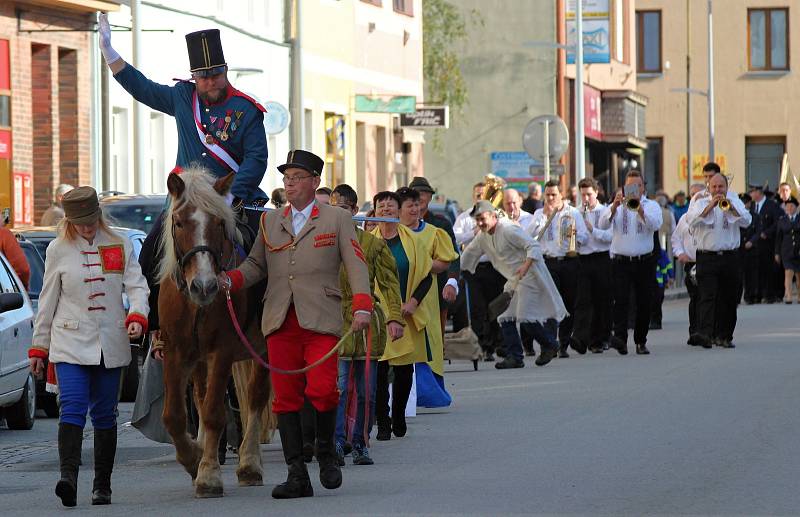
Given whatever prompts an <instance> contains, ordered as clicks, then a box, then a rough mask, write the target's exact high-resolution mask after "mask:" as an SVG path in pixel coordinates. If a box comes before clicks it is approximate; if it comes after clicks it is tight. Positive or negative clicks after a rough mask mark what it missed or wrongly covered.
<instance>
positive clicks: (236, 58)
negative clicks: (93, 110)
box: [104, 0, 290, 193]
mask: <svg viewBox="0 0 800 517" xmlns="http://www.w3.org/2000/svg"><path fill="white" fill-rule="evenodd" d="M223 3H224V7H225V9H222V7H223ZM155 4H156V2H147V3H144V2H143V4H142V8H141V9H142V16H141V17H142V20H143V21H142V29H143V32H142V33H141V49H142V57H141V58H140V64H139V69H140V70H141V71H142V73H144V74H145V76H147V77H148V78H150V79H152V80H154V81H156V82H158V83H162V84H170V85H171V84H174V80H173V79H175V78H180V79H188V78H189V76H190V74H189V58H188V55H187V53H186V40H185V39H184V36H185V34H187V33H189V32H193V31H197V30H202V29H210V28H218V29H219V30H220V33H221V39H222V46H223V50H224V52H225V59H226V61H227V62H228V66H229V68H231V69H235V68H251V69H260V70H261V72H257V73H247V74H245V73H237V72H234V71H231V72H229V74H228V78H229V79H230V81H231V83H232V84H233V85H234V86H235V87H236V88H237V89H239V90H241V91H243V92H245V93H247V94H249V95H252V96H253V97H255V98H256V99H258V100H259V101H260V102H262V103H264V102H267V101H276V102H279V103H281V104H283V105H284V106H286V107H288V106H289V80H290V74H289V49H288V47H286V46H282V45H279V44H274V43H271V42H269V41H263V40H262V39H257V38H254V37H252V36H251V35H257V36H258V37H260V38H264V39H267V40H272V41H274V42H281V41H283V1H282V0H269V1H268V2H265V1H263V0H237V1H235V2H232V1H225V2H222V1H221V0H167V1H163V2H158V5H159V6H164V7H166V8H161V7H158V6H155ZM174 10H178V11H184V12H183V13H179V12H175V11H174ZM191 13H197V14H200V15H201V16H202V17H198V16H194V15H192V14H191ZM207 17H214V18H216V19H217V20H219V21H220V22H222V23H225V24H229V25H230V26H225V25H222V24H219V23H216V22H215V21H214V20H211V19H208V18H207ZM109 21H110V22H111V24H112V25H119V26H123V27H130V26H131V17H130V10H129V9H128V8H127V7H125V6H123V7H122V9H121V10H120V12H118V13H112V14H111V15H110V16H109ZM231 26H232V27H231ZM233 27H235V28H233ZM148 29H149V30H151V32H148ZM153 29H172V32H160V31H159V32H156V31H152V30H153ZM112 43H113V45H114V48H115V49H116V50H117V51H118V52H119V53H120V55H121V56H122V58H123V59H125V60H126V61H128V62H130V61H132V59H133V56H132V50H131V33H130V32H113V33H112ZM109 104H110V106H109V109H110V110H111V111H112V112H113V111H114V109H115V108H116V109H117V110H119V109H125V110H127V114H128V116H127V121H128V126H129V127H128V131H127V149H124V150H123V151H122V152H123V156H124V157H125V159H126V161H127V167H122V168H120V170H119V173H120V174H124V175H126V177H124V178H123V177H120V178H117V179H116V180H115V179H113V178H112V180H111V184H112V186H113V185H117V186H119V187H122V186H126V187H127V188H126V189H122V188H119V190H126V191H127V192H133V189H134V188H135V184H134V182H133V180H132V178H133V174H132V171H133V99H132V98H131V96H130V95H129V94H128V93H127V92H126V91H125V90H124V89H123V88H122V87H121V86H120V85H119V84H118V83H117V82H116V81H115V80H113V79H112V80H110V81H109ZM151 113H152V110H150V108H148V107H144V117H143V118H144V122H145V124H144V137H143V141H144V142H145V145H147V144H148V143H149V142H150V141H151V135H150V131H151V128H153V127H156V128H157V129H158V125H157V124H151V123H150V120H151ZM153 136H155V135H153ZM267 136H268V141H269V142H270V144H271V143H272V142H274V146H273V145H270V148H269V166H268V168H267V172H266V174H265V175H264V180H263V181H262V183H261V188H262V189H263V190H264V191H265V192H267V193H270V192H271V191H272V189H273V188H276V187H278V186H281V184H280V175H279V173H278V172H277V169H275V165H276V163H278V164H280V163H283V161H282V159H283V157H285V156H286V154H287V153H288V151H289V132H288V129H287V130H285V131H284V132H283V133H281V134H278V135H274V137H273V138H269V136H270V135H267ZM177 138H178V135H177V130H176V127H175V123H174V121H173V120H170V117H169V116H165V118H164V123H163V138H159V139H156V138H153V139H152V140H153V141H161V142H162V143H161V145H162V146H163V150H160V149H156V150H150V149H145V152H144V156H145V167H147V168H149V167H150V163H151V162H150V160H151V158H153V157H158V156H162V157H163V163H164V167H163V171H162V172H161V174H160V175H156V176H155V177H154V178H153V181H152V189H151V190H152V192H165V191H166V175H167V174H168V173H169V171H170V170H172V167H173V166H174V164H175V156H176V155H177V148H178V141H177ZM112 152H113V150H112ZM276 160H278V161H277V162H276ZM112 174H113V170H112ZM128 178H130V180H129V179H128ZM104 187H105V186H104ZM106 188H107V187H106ZM143 193H144V192H143Z"/></svg>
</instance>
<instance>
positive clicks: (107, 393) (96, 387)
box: [56, 361, 122, 429]
mask: <svg viewBox="0 0 800 517" xmlns="http://www.w3.org/2000/svg"><path fill="white" fill-rule="evenodd" d="M56 376H57V377H58V391H59V395H58V398H59V401H60V403H61V418H60V419H59V422H61V423H64V424H72V425H76V426H78V427H80V428H81V429H83V427H84V426H85V425H86V412H87V411H88V412H89V415H90V416H91V417H92V426H93V427H94V428H95V429H111V428H112V427H114V426H116V425H117V395H118V393H119V383H120V378H121V376H122V368H106V367H105V366H103V363H102V361H101V363H100V364H99V365H84V364H70V363H56Z"/></svg>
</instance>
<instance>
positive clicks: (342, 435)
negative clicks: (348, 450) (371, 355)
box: [336, 359, 378, 447]
mask: <svg viewBox="0 0 800 517" xmlns="http://www.w3.org/2000/svg"><path fill="white" fill-rule="evenodd" d="M365 365H366V361H364V360H347V361H345V360H342V359H340V360H339V392H340V393H341V395H340V396H339V410H338V411H337V413H336V443H338V444H340V445H341V444H343V443H344V442H345V440H346V434H347V433H346V428H345V422H346V419H347V415H346V411H347V400H348V398H349V397H348V391H347V389H348V385H349V382H350V370H351V369H352V370H353V378H354V379H353V380H354V381H355V385H356V392H357V393H358V408H356V423H355V426H353V446H354V447H355V446H362V447H363V446H364V435H365V434H367V435H369V433H370V432H371V431H372V426H373V424H374V423H375V388H376V383H377V378H378V361H375V360H372V361H370V365H369V366H370V370H369V377H370V379H369V393H370V395H369V423H368V424H367V425H366V426H365V425H364V424H365V423H364V404H365V402H366V401H365V398H366V397H365V390H364V387H365V386H364V375H365V368H364V366H365Z"/></svg>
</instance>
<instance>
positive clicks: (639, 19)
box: [636, 11, 661, 73]
mask: <svg viewBox="0 0 800 517" xmlns="http://www.w3.org/2000/svg"><path fill="white" fill-rule="evenodd" d="M636 66H637V71H638V72H639V73H661V11H636Z"/></svg>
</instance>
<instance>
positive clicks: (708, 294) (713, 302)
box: [697, 250, 740, 341]
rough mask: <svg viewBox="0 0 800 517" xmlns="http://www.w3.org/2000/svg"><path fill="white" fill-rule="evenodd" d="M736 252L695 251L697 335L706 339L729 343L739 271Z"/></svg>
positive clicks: (734, 319) (734, 322)
mask: <svg viewBox="0 0 800 517" xmlns="http://www.w3.org/2000/svg"><path fill="white" fill-rule="evenodd" d="M737 251H738V250H734V251H727V252H722V253H721V254H717V253H714V252H702V251H698V252H697V291H698V294H699V299H698V304H697V332H698V333H699V334H701V335H703V336H704V337H706V338H716V339H721V340H726V341H732V340H733V330H734V329H735V328H736V306H737V304H738V300H737V299H736V292H737V290H738V285H737V284H738V283H737V281H736V279H737V278H738V277H739V269H740V265H739V255H738V253H737Z"/></svg>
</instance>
